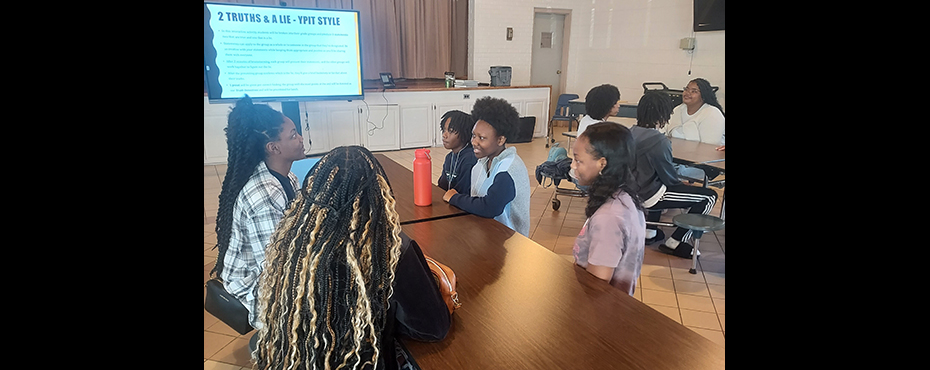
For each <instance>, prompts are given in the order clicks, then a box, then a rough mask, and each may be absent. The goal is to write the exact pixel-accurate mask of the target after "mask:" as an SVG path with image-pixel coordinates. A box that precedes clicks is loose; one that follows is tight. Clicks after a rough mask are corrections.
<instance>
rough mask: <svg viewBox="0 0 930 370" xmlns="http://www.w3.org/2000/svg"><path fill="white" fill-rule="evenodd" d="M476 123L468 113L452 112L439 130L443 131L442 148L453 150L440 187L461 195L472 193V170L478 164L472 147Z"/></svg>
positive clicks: (448, 157)
mask: <svg viewBox="0 0 930 370" xmlns="http://www.w3.org/2000/svg"><path fill="white" fill-rule="evenodd" d="M474 126H475V121H474V120H472V119H471V115H469V114H468V113H465V112H462V111H459V110H451V111H448V112H446V114H443V115H442V120H440V123H439V129H440V130H442V146H443V147H444V148H446V149H449V150H452V152H450V153H449V154H446V160H445V161H444V162H443V163H442V175H441V176H439V181H438V182H439V183H438V185H439V187H440V188H441V189H442V190H449V189H455V191H456V192H458V193H460V194H469V193H470V192H471V168H472V167H474V166H475V163H477V162H478V158H477V157H475V151H474V148H472V147H471V129H472V127H474Z"/></svg>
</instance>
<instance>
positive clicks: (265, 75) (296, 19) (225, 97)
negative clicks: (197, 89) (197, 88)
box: [203, 2, 364, 103]
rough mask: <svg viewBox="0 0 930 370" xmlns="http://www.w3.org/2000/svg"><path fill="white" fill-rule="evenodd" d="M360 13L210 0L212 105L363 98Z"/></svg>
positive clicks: (206, 60) (206, 44) (207, 55)
mask: <svg viewBox="0 0 930 370" xmlns="http://www.w3.org/2000/svg"><path fill="white" fill-rule="evenodd" d="M359 42H360V40H359V12H358V11H357V10H352V9H344V10H341V9H309V8H295V7H276V6H262V5H249V4H234V3H206V2H205V3H203V68H204V74H205V77H206V85H207V88H206V90H207V96H208V98H209V101H210V102H211V103H222V102H230V101H235V100H238V99H240V98H242V97H243V96H245V95H246V94H248V95H249V97H251V98H252V100H254V101H308V100H359V99H362V98H364V91H363V89H362V55H361V45H360V43H359Z"/></svg>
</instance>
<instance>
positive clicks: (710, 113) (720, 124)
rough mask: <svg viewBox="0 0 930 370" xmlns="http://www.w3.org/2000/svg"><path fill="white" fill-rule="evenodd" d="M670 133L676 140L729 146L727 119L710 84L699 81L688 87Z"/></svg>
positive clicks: (676, 110)
mask: <svg viewBox="0 0 930 370" xmlns="http://www.w3.org/2000/svg"><path fill="white" fill-rule="evenodd" d="M667 131H668V133H669V134H671V136H672V137H674V138H679V139H685V140H692V141H700V142H702V143H708V144H714V145H718V146H720V145H726V116H725V115H724V113H723V108H722V107H721V106H720V103H718V102H717V95H716V93H714V89H713V88H712V87H711V86H710V82H707V80H705V79H703V78H696V79H694V80H691V82H689V83H688V87H686V88H685V89H684V92H682V95H681V104H680V105H679V106H677V107H675V109H674V110H673V111H672V117H671V118H670V120H669V125H668V128H667Z"/></svg>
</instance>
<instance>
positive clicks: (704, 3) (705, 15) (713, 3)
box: [694, 0, 727, 32]
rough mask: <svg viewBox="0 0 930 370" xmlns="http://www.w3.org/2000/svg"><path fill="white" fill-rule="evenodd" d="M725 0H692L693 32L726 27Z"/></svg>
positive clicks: (719, 29)
mask: <svg viewBox="0 0 930 370" xmlns="http://www.w3.org/2000/svg"><path fill="white" fill-rule="evenodd" d="M726 26H727V19H726V0H694V32H702V31H723V30H725V29H726Z"/></svg>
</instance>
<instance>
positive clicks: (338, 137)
mask: <svg viewBox="0 0 930 370" xmlns="http://www.w3.org/2000/svg"><path fill="white" fill-rule="evenodd" d="M325 111H326V123H325V124H326V126H327V128H328V130H327V131H328V134H329V148H328V149H326V151H329V150H332V149H333V148H336V147H340V146H347V145H359V143H360V141H359V129H358V126H359V123H358V116H359V108H358V107H356V106H355V105H338V106H331V107H328V108H326V110H325Z"/></svg>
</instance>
